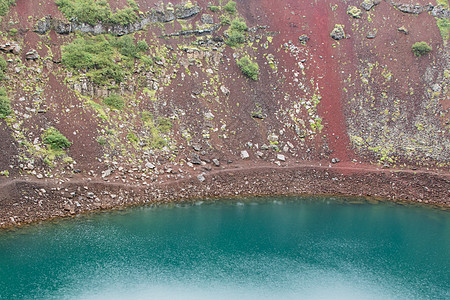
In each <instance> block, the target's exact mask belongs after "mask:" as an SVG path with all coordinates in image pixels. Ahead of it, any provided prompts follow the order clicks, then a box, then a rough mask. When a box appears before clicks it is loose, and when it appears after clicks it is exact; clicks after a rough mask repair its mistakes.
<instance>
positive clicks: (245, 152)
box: [241, 150, 250, 159]
mask: <svg viewBox="0 0 450 300" xmlns="http://www.w3.org/2000/svg"><path fill="white" fill-rule="evenodd" d="M249 157H250V155H248V152H247V151H245V150H243V151H241V158H242V159H246V158H249Z"/></svg>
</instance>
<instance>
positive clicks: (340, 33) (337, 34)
mask: <svg viewBox="0 0 450 300" xmlns="http://www.w3.org/2000/svg"><path fill="white" fill-rule="evenodd" d="M330 36H331V37H332V38H333V39H335V40H336V41H339V40H342V39H345V32H344V25H340V24H336V25H334V29H333V31H331V33H330Z"/></svg>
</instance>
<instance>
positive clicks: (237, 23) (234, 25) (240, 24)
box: [230, 18, 248, 32]
mask: <svg viewBox="0 0 450 300" xmlns="http://www.w3.org/2000/svg"><path fill="white" fill-rule="evenodd" d="M230 29H231V30H233V31H240V32H242V31H246V30H247V29H248V27H247V24H245V21H244V20H243V19H238V18H236V19H234V20H233V21H232V22H231V27H230Z"/></svg>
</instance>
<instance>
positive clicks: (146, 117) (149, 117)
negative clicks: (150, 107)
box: [141, 110, 153, 123]
mask: <svg viewBox="0 0 450 300" xmlns="http://www.w3.org/2000/svg"><path fill="white" fill-rule="evenodd" d="M141 120H142V122H144V123H150V122H153V114H152V113H151V112H149V111H147V110H144V111H143V112H141Z"/></svg>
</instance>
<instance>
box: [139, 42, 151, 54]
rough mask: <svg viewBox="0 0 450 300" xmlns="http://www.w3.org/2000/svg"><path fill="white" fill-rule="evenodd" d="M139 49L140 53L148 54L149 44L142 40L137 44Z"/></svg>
mask: <svg viewBox="0 0 450 300" xmlns="http://www.w3.org/2000/svg"><path fill="white" fill-rule="evenodd" d="M137 49H138V50H139V51H140V52H147V51H148V49H149V47H148V44H147V42H146V41H145V40H141V41H139V42H137Z"/></svg>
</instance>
